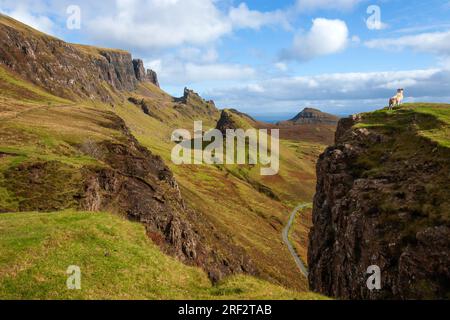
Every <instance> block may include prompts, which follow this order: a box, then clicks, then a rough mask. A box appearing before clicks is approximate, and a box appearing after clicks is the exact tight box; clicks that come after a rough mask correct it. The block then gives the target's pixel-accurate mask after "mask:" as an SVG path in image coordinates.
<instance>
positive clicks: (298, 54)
mask: <svg viewBox="0 0 450 320" xmlns="http://www.w3.org/2000/svg"><path fill="white" fill-rule="evenodd" d="M348 42H349V32H348V28H347V24H346V23H345V22H344V21H342V20H328V19H324V18H317V19H314V20H313V25H312V27H311V30H309V32H307V33H300V34H298V35H297V36H295V38H294V43H293V46H292V48H291V49H289V50H286V51H285V52H283V53H282V58H283V59H296V60H299V61H307V60H311V59H314V58H316V57H319V56H324V55H330V54H333V53H337V52H340V51H342V50H344V49H345V48H346V47H347V44H348Z"/></svg>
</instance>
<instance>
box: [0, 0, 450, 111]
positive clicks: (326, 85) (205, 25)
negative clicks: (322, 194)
mask: <svg viewBox="0 0 450 320" xmlns="http://www.w3.org/2000/svg"><path fill="white" fill-rule="evenodd" d="M71 5H75V6H78V8H79V9H80V13H81V15H80V17H81V20H80V22H81V28H80V29H69V28H68V27H67V20H68V18H71V17H73V16H72V15H71V14H68V13H67V9H68V7H69V6H71ZM369 8H370V10H368V9H369ZM0 11H2V12H3V13H6V14H8V15H11V16H13V17H14V18H16V19H18V20H21V21H23V22H25V23H27V24H30V25H32V26H33V27H35V28H37V29H40V30H42V31H44V32H47V33H50V34H52V35H55V36H57V37H60V38H62V39H63V40H66V41H70V42H77V43H86V44H92V45H98V46H103V47H115V48H122V49H126V50H129V51H131V52H132V53H133V55H134V56H135V57H140V58H142V59H143V60H144V61H145V63H146V66H147V67H148V68H152V69H155V70H156V71H157V72H158V74H159V77H160V82H161V85H162V87H163V88H164V89H165V90H166V91H168V92H169V93H171V94H172V95H174V96H179V95H181V94H182V91H183V88H184V87H185V86H188V87H190V88H193V89H194V90H196V91H198V92H199V93H200V94H202V95H203V96H205V97H206V98H208V99H213V100H215V101H216V103H217V105H218V106H219V107H222V108H223V107H234V108H238V109H240V110H242V111H244V112H248V113H250V114H252V115H255V116H259V117H262V118H277V117H278V118H282V117H287V116H290V115H293V114H295V113H297V112H298V111H300V110H301V109H302V108H304V107H311V106H315V107H318V108H320V109H322V110H324V111H328V112H332V113H335V114H340V115H344V114H350V113H355V112H361V111H367V110H373V109H377V108H380V107H382V106H384V105H385V104H386V101H387V99H388V98H389V97H390V96H392V95H393V94H394V93H395V91H396V89H397V88H400V87H402V88H403V87H404V88H405V90H406V96H407V100H408V101H421V100H422V101H443V102H449V101H450V99H449V97H450V1H449V0H440V1H439V0H431V1H418V0H414V1H400V0H378V1H375V0H373V1H372V0H371V1H366V0H282V1H279V0H278V1H269V0H248V1H233V0H106V1H92V0H60V1H48V0H47V1H46V0H33V1H31V0H0ZM368 11H369V13H368ZM377 12H379V13H380V19H377V17H376V16H377ZM71 13H73V11H71ZM71 21H73V20H71Z"/></svg>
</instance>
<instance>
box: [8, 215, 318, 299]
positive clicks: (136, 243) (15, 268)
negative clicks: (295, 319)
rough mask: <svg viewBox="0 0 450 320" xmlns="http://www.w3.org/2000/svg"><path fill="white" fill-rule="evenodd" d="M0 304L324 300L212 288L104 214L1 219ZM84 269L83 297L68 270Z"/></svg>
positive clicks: (238, 285)
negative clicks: (70, 285)
mask: <svg viewBox="0 0 450 320" xmlns="http://www.w3.org/2000/svg"><path fill="white" fill-rule="evenodd" d="M0 252H2V254H1V256H0V299H2V300H3V299H322V297H321V296H319V295H315V294H310V293H304V294H302V293H296V292H293V291H289V290H286V289H283V288H281V287H278V286H275V285H272V284H270V283H268V282H264V281H261V280H257V279H255V278H251V277H246V276H237V277H232V278H229V279H226V280H225V281H223V282H222V283H220V284H219V285H217V286H212V285H211V283H210V282H209V280H208V278H207V276H206V274H205V273H204V272H203V271H202V270H200V269H198V268H192V267H187V266H185V265H183V264H182V263H180V262H178V261H176V260H175V259H173V258H170V257H168V256H166V255H164V254H162V253H161V252H160V250H159V248H158V247H156V246H155V245H154V244H152V243H151V241H150V240H149V239H148V238H147V237H146V236H145V230H144V227H143V226H142V225H141V224H137V223H132V222H129V221H126V220H124V219H122V218H120V217H118V216H115V215H111V214H107V213H83V212H73V211H64V212H59V213H12V214H2V215H0ZM70 265H77V266H79V267H80V268H81V273H82V277H81V287H82V289H81V290H73V291H72V290H68V289H67V287H66V280H67V277H68V276H67V274H66V270H67V268H68V266H70Z"/></svg>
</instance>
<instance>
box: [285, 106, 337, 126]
mask: <svg viewBox="0 0 450 320" xmlns="http://www.w3.org/2000/svg"><path fill="white" fill-rule="evenodd" d="M338 121H339V118H338V117H336V116H334V115H332V114H329V113H325V112H322V111H320V110H317V109H313V108H305V109H303V111H301V112H300V113H299V114H297V115H296V116H295V117H294V118H292V119H291V120H288V121H285V122H282V123H280V124H285V125H286V124H329V125H336V124H337V122H338Z"/></svg>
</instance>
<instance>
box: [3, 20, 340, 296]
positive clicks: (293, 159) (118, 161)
mask: <svg viewBox="0 0 450 320" xmlns="http://www.w3.org/2000/svg"><path fill="white" fill-rule="evenodd" d="M0 32H1V33H2V38H1V39H3V40H2V41H6V39H9V40H8V42H4V43H3V45H2V49H1V50H0V76H1V82H0V88H1V94H0V119H1V123H0V130H1V135H0V152H1V154H2V157H1V158H0V194H1V195H2V196H1V199H0V212H5V213H6V212H9V213H8V214H7V215H4V214H2V216H1V217H2V218H3V219H6V218H5V217H7V216H8V215H12V216H13V217H20V216H23V217H24V219H25V217H26V216H28V215H29V214H27V213H23V214H22V213H21V212H30V211H38V212H42V213H44V212H64V211H65V210H69V211H71V212H74V211H80V212H85V211H90V212H109V213H112V214H116V215H118V216H119V217H125V218H127V219H129V220H131V221H136V222H141V223H142V225H143V226H144V227H145V234H146V235H147V237H148V238H149V239H150V240H151V241H152V243H153V244H155V245H157V246H158V247H159V248H160V250H161V252H162V253H164V254H167V255H168V256H171V257H174V258H176V259H177V260H178V261H180V262H183V263H185V264H186V265H187V266H190V267H194V268H198V269H196V270H197V271H196V272H198V273H199V274H203V275H204V277H206V278H207V279H208V281H212V283H213V284H219V283H222V282H223V281H226V279H229V278H230V277H235V276H239V275H241V274H245V275H247V276H252V277H254V279H255V281H265V282H264V283H267V284H269V283H270V284H272V285H274V286H280V287H285V288H287V289H286V290H292V292H305V293H307V292H309V290H308V284H307V279H306V278H305V277H304V276H303V275H302V274H301V273H300V272H299V270H298V269H297V266H296V264H295V261H294V260H293V258H292V256H291V255H290V253H289V250H288V248H287V247H286V245H285V244H284V243H283V241H282V238H281V233H282V229H283V228H284V226H285V225H286V223H287V222H288V219H289V213H290V211H292V209H293V207H294V206H295V205H296V203H298V202H299V201H307V202H310V201H311V200H312V196H313V194H314V189H315V161H316V159H317V158H318V156H319V154H320V153H321V152H322V151H323V150H324V148H325V147H326V141H324V142H323V143H319V141H322V135H319V136H318V137H316V138H311V137H314V135H315V133H314V131H312V132H310V133H309V138H310V139H306V138H305V139H299V138H298V137H292V138H289V139H286V138H283V137H282V140H281V141H280V154H281V159H280V171H279V174H278V175H276V176H267V177H264V176H261V175H260V166H259V165H202V166H193V165H180V166H178V165H175V164H173V163H172V161H171V159H170V155H171V150H172V148H173V146H174V143H173V142H172V141H171V134H172V132H173V130H175V129H178V128H185V129H187V130H190V131H191V132H192V130H193V123H194V121H196V120H197V121H202V122H203V125H204V126H205V130H206V129H207V128H211V129H212V128H216V127H218V128H219V127H220V124H221V121H220V120H221V118H223V116H224V114H226V113H227V112H228V111H227V110H224V111H221V110H219V109H218V108H217V107H216V106H215V104H214V102H212V101H206V100H204V99H202V98H201V97H200V96H199V95H198V94H196V93H195V92H194V91H192V90H189V89H185V91H184V94H183V96H182V97H180V98H174V97H171V96H170V95H168V94H167V93H165V92H164V91H163V90H161V89H160V88H159V86H158V81H157V78H156V75H155V74H153V76H152V77H148V78H147V77H143V76H142V75H144V74H152V73H151V71H148V72H145V70H141V69H142V68H143V67H142V64H141V63H139V60H132V58H131V55H129V54H127V53H125V52H123V51H119V50H111V49H97V48H94V47H85V46H79V45H71V44H66V43H64V42H62V41H60V40H58V39H54V38H52V37H49V36H46V35H44V34H41V33H38V32H36V31H35V30H33V29H31V28H29V27H27V26H24V25H22V24H20V23H19V22H16V21H14V20H12V19H10V18H7V17H4V16H1V18H0ZM14 41H17V42H16V43H17V44H19V43H27V47H26V48H23V50H17V49H16V47H15V45H14ZM24 61H28V62H24ZM43 61H45V64H44V63H43ZM81 65H82V66H81ZM58 70H64V71H63V72H60V71H58ZM138 75H139V76H138ZM94 78H100V79H102V80H100V81H94ZM67 83H68V84H69V85H67ZM232 114H233V115H232V117H233V122H232V123H231V124H230V123H229V124H228V125H231V127H234V126H236V125H237V124H239V126H238V127H235V128H244V129H245V128H262V127H267V128H268V129H271V128H273V125H269V124H265V123H260V122H256V121H253V119H251V117H248V116H247V115H245V114H241V113H239V112H235V111H232ZM330 127H331V125H330ZM326 132H329V136H328V138H327V139H328V140H329V139H330V137H331V135H332V132H333V130H332V129H331V128H330V130H329V131H326ZM11 212H16V213H17V216H16V215H14V214H11ZM61 214H62V215H64V213H61ZM54 215H55V219H57V217H58V216H59V214H58V213H55V214H54ZM48 217H52V215H50V216H48ZM2 223H3V222H2ZM4 223H7V222H4ZM61 227H63V226H61ZM3 228H6V227H3ZM47 232H49V233H46V235H45V236H44V237H49V236H50V234H51V232H52V231H51V229H49V230H48V231H47ZM22 236H25V234H22ZM5 241H6V239H5ZM8 241H9V240H8ZM17 241H21V240H19V239H17ZM6 243H8V242H6ZM303 246H306V243H304V244H303ZM6 247H7V244H5V247H3V248H4V249H2V250H6ZM41 249H44V248H41ZM24 250H26V251H28V250H38V251H39V250H40V249H39V245H38V246H37V247H35V248H34V249H32V247H28V246H25V247H24ZM81 254H82V252H80V255H78V254H75V255H74V260H76V261H73V262H72V263H71V264H76V262H77V261H81V262H82V261H84V258H83V256H82V255H81ZM14 259H15V258H14ZM14 259H13V258H11V259H6V258H5V260H4V261H3V263H4V265H3V268H6V269H5V270H7V269H8V268H9V267H8V266H11V265H12V264H15V262H14V261H15V260H14ZM81 262H80V264H82V265H84V266H85V267H86V268H93V267H94V266H93V265H92V263H94V262H93V261H92V262H86V264H83V263H81ZM80 267H82V266H80ZM30 268H31V269H30ZM55 268H59V269H57V270H50V269H48V270H47V269H46V270H44V271H42V272H43V275H42V277H44V278H46V277H48V276H49V273H53V272H56V273H58V272H64V270H62V269H60V267H55ZM170 269H171V268H167V270H170ZM21 270H22V271H18V273H17V274H15V275H14V276H13V278H10V276H11V274H10V273H3V276H1V278H2V279H3V280H4V281H13V279H17V281H19V279H20V277H21V276H22V275H25V273H29V272H32V273H34V272H35V271H36V270H34V269H33V267H31V266H30V267H29V268H27V267H24V268H23V269H21ZM121 270H122V269H121ZM123 272H125V270H123ZM130 272H131V271H130ZM160 276H163V275H160ZM256 279H260V280H256ZM230 281H233V280H230ZM44 282H45V281H44ZM3 288H10V290H12V291H14V290H15V287H14V286H12V287H11V286H6V287H4V286H3ZM63 289H64V288H63V287H62V288H61V290H63ZM123 290H125V289H123ZM255 290H256V291H255V294H257V291H258V290H257V289H255ZM12 291H3V295H5V296H8V295H9V294H12V293H11V292H12ZM56 291H57V292H59V291H58V290H56ZM19 292H23V291H19ZM113 292H116V291H115V290H113ZM189 292H190V291H189ZM286 292H287V291H286ZM24 294H25V293H24ZM99 294H100V293H99ZM118 294H119V295H120V294H121V292H120V291H119V292H118ZM308 294H309V293H308ZM16 297H17V296H16ZM24 297H26V295H24ZM45 297H46V296H42V298H45ZM62 297H63V296H62ZM119 297H120V296H117V298H119ZM159 297H160V298H161V297H162V296H159ZM193 297H194V296H193ZM294 297H295V294H294V295H292V298H294ZM312 297H314V296H312ZM47 298H49V296H47ZM53 298H56V296H55V297H53ZM85 298H86V297H85Z"/></svg>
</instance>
